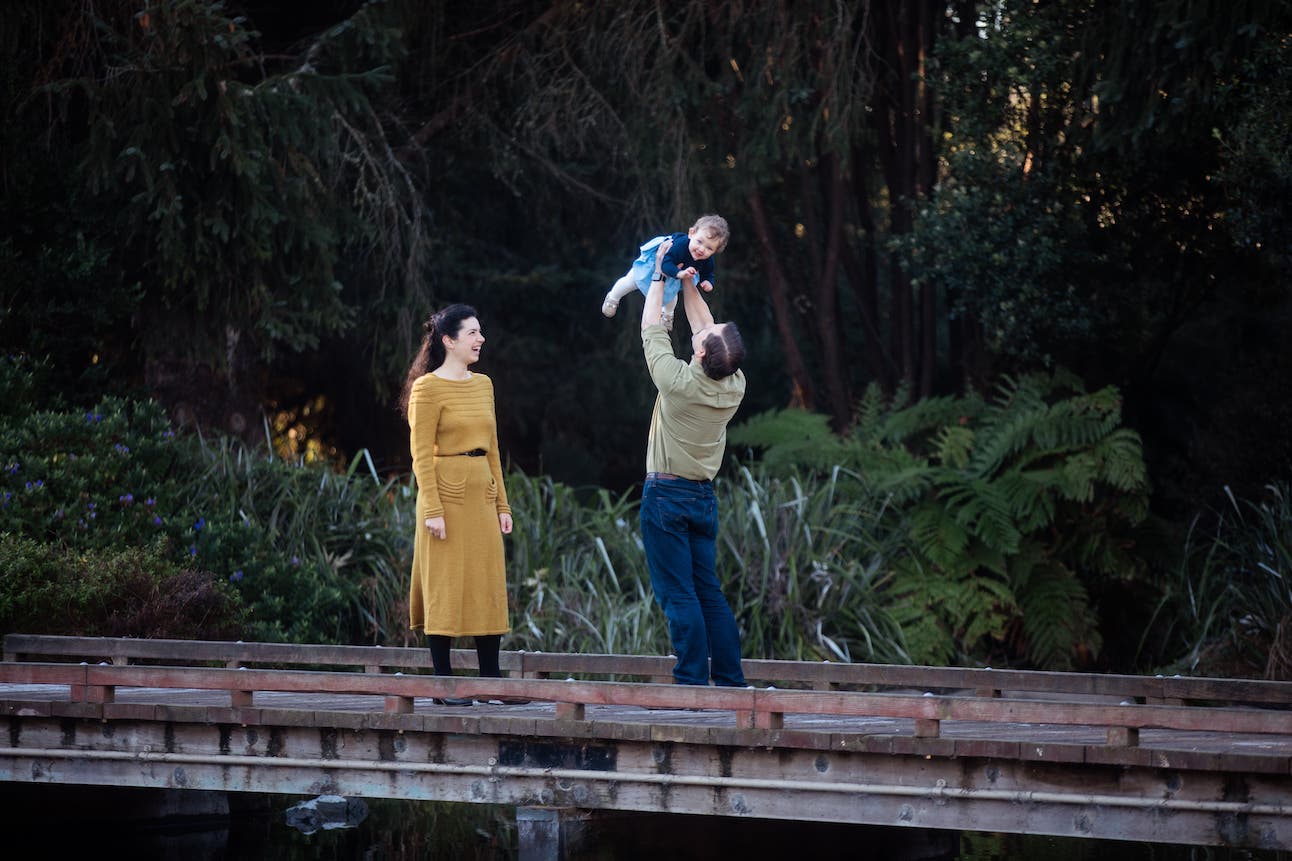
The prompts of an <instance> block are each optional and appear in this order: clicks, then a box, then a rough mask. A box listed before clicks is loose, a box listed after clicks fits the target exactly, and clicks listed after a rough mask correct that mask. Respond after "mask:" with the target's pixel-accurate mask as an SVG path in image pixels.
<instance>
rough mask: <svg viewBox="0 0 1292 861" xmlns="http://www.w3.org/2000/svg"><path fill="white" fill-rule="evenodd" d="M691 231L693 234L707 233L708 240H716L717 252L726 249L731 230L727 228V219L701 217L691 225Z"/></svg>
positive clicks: (719, 216) (714, 216)
mask: <svg viewBox="0 0 1292 861" xmlns="http://www.w3.org/2000/svg"><path fill="white" fill-rule="evenodd" d="M691 230H692V231H693V232H695V233H707V234H708V235H709V237H710V238H712V239H716V240H718V250H719V251H722V250H723V249H724V248H726V247H727V240H728V239H730V238H731V228H730V227H728V226H727V219H725V218H723V217H722V216H721V215H701V216H700V217H699V218H697V219H696V220H695V224H693V225H691Z"/></svg>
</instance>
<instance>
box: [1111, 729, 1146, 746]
mask: <svg viewBox="0 0 1292 861" xmlns="http://www.w3.org/2000/svg"><path fill="white" fill-rule="evenodd" d="M1108 746H1109V747H1139V730H1138V729H1137V728H1135V727H1130V726H1110V727H1108Z"/></svg>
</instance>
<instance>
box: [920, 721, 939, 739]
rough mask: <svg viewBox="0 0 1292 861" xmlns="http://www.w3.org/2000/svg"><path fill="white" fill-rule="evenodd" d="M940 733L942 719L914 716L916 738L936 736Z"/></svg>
mask: <svg viewBox="0 0 1292 861" xmlns="http://www.w3.org/2000/svg"><path fill="white" fill-rule="evenodd" d="M941 734H942V721H940V720H937V719H936V718H916V719H915V737H916V738H937V737H938V736H940V735H941Z"/></svg>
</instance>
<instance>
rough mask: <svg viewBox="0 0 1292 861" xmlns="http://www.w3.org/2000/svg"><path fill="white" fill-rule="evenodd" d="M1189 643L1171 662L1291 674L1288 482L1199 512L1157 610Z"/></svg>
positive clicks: (1291, 510)
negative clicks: (1258, 497)
mask: <svg viewBox="0 0 1292 861" xmlns="http://www.w3.org/2000/svg"><path fill="white" fill-rule="evenodd" d="M1155 615H1156V616H1157V617H1158V618H1159V619H1161V620H1162V627H1163V628H1164V629H1165V630H1167V631H1168V632H1169V635H1170V636H1172V637H1174V638H1176V639H1178V640H1180V641H1181V642H1182V643H1183V644H1184V645H1185V646H1186V647H1187V652H1186V654H1185V656H1184V657H1183V658H1182V659H1181V660H1180V661H1179V662H1178V664H1177V665H1176V666H1174V667H1173V668H1174V669H1180V670H1183V671H1186V672H1190V673H1202V674H1207V675H1246V676H1252V675H1256V676H1263V677H1265V678H1270V679H1290V678H1292V482H1276V483H1273V484H1269V485H1266V487H1265V494H1264V495H1263V497H1261V498H1260V499H1254V500H1252V499H1239V498H1237V497H1236V496H1235V495H1234V494H1233V492H1232V491H1231V490H1230V489H1229V488H1228V487H1226V488H1225V500H1224V503H1223V504H1222V505H1221V506H1220V507H1219V508H1217V509H1215V510H1213V511H1210V512H1207V513H1206V514H1204V515H1199V516H1198V517H1196V518H1195V519H1194V521H1193V523H1192V525H1191V527H1190V530H1189V534H1188V537H1187V540H1186V543H1185V553H1184V557H1183V561H1182V562H1181V564H1180V568H1179V571H1178V576H1177V578H1176V581H1175V583H1174V584H1172V585H1171V587H1170V588H1168V590H1167V591H1166V594H1165V597H1164V598H1163V600H1162V602H1161V603H1160V604H1159V607H1158V610H1157V613H1156V614H1155Z"/></svg>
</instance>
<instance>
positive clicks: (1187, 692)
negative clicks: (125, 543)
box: [4, 634, 1292, 705]
mask: <svg viewBox="0 0 1292 861" xmlns="http://www.w3.org/2000/svg"><path fill="white" fill-rule="evenodd" d="M4 649H5V654H6V655H8V656H13V657H27V656H31V655H64V656H76V657H101V658H111V659H113V660H132V659H133V660H150V661H167V662H171V663H201V662H222V663H225V664H226V665H228V664H235V665H236V664H247V663H262V664H304V665H332V666H354V667H369V668H370V667H383V668H394V667H402V668H406V669H408V668H428V667H429V651H428V650H426V649H418V648H382V647H379V646H333V645H320V644H290V643H243V642H238V643H230V642H221V641H200V640H141V639H128V638H127V639H120V638H102V637H63V636H47V635H33V634H8V635H6V636H5V639H4ZM453 654H454V660H455V663H456V665H457V666H460V667H463V668H467V669H471V668H475V667H476V656H475V653H474V651H472V650H455V651H454V653H453ZM501 662H502V665H503V669H504V670H506V671H507V672H508V673H509V674H513V675H523V676H526V677H531V676H541V675H544V674H545V675H548V676H559V675H562V674H564V675H571V674H585V675H613V676H635V677H641V678H652V679H668V678H669V674H670V672H671V668H672V663H673V659H672V658H671V657H662V656H644V655H569V654H562V653H543V652H504V653H502V655H501ZM744 667H745V674H746V676H747V677H748V678H750V679H751V680H761V681H782V680H783V681H789V682H793V683H796V684H801V685H805V686H807V687H813V688H817V689H826V688H828V687H832V686H834V687H838V686H844V687H853V688H864V687H872V688H894V687H896V688H909V689H916V690H929V691H933V692H945V691H958V690H975V691H976V690H982V691H988V690H1003V691H1010V692H1030V693H1055V694H1060V693H1061V694H1066V695H1084V696H1092V697H1094V696H1108V697H1120V698H1130V699H1137V700H1154V701H1174V700H1178V701H1181V702H1186V701H1199V702H1207V701H1211V702H1233V703H1269V704H1284V705H1286V704H1292V683H1289V682H1275V681H1266V680H1246V679H1214V678H1189V677H1179V676H1174V677H1170V678H1164V677H1156V676H1155V677H1142V676H1124V675H1112V674H1093V673H1054V672H1039V671H1023V670H993V669H987V668H983V669H978V668H958V667H919V666H901V665H887V664H840V663H833V662H821V663H808V662H797V661H766V660H748V661H745V662H744Z"/></svg>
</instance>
